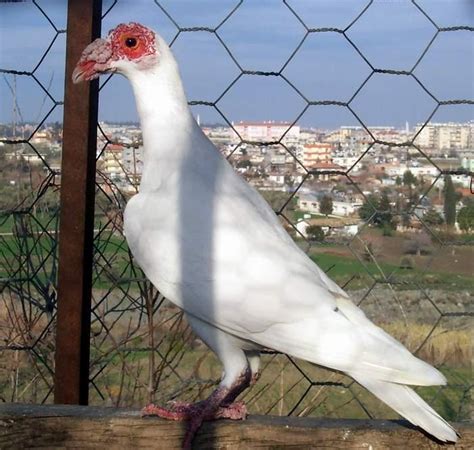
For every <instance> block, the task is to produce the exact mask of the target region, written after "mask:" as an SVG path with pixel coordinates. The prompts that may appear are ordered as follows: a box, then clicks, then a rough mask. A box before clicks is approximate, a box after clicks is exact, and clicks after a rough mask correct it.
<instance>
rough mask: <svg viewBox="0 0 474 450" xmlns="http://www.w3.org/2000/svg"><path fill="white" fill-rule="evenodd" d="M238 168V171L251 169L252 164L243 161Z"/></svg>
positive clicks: (246, 160) (245, 160) (238, 164)
mask: <svg viewBox="0 0 474 450" xmlns="http://www.w3.org/2000/svg"><path fill="white" fill-rule="evenodd" d="M236 167H237V168H238V169H249V168H250V167H252V163H251V162H250V161H249V160H248V159H241V160H239V162H238V163H237V164H236Z"/></svg>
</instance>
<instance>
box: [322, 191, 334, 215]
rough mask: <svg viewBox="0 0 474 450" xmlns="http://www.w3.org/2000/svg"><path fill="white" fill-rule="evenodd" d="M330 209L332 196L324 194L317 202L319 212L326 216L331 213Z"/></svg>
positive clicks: (331, 208) (331, 207)
mask: <svg viewBox="0 0 474 450" xmlns="http://www.w3.org/2000/svg"><path fill="white" fill-rule="evenodd" d="M332 211H333V204H332V198H331V197H330V196H329V195H324V196H323V198H322V199H321V202H320V203H319V212H320V213H321V214H324V215H325V216H328V215H329V214H332Z"/></svg>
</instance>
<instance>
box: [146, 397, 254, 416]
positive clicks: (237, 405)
mask: <svg viewBox="0 0 474 450" xmlns="http://www.w3.org/2000/svg"><path fill="white" fill-rule="evenodd" d="M206 402H207V400H205V401H202V402H198V403H188V402H178V401H176V402H169V405H170V408H165V407H163V406H157V405H154V404H153V403H150V404H149V405H147V406H145V408H143V409H142V416H158V417H161V418H162V419H167V420H176V421H187V420H192V418H193V417H195V416H197V417H200V416H201V415H202V414H203V413H204V412H205V415H204V416H203V417H202V420H216V419H230V420H244V419H245V418H246V417H247V407H246V406H245V403H244V402H234V403H230V404H229V405H225V406H224V405H222V406H218V407H217V409H216V410H214V411H213V410H212V408H210V409H209V408H208V407H207V405H206V404H205V403H206Z"/></svg>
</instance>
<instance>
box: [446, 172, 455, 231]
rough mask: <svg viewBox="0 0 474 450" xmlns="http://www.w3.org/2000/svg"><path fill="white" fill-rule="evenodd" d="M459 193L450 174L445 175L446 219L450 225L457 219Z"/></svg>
mask: <svg viewBox="0 0 474 450" xmlns="http://www.w3.org/2000/svg"><path fill="white" fill-rule="evenodd" d="M456 202H457V195H456V191H455V190H454V185H453V180H452V179H451V176H450V175H446V176H445V177H444V208H443V209H444V220H445V222H446V225H447V226H448V227H452V226H453V225H454V222H455V221H456Z"/></svg>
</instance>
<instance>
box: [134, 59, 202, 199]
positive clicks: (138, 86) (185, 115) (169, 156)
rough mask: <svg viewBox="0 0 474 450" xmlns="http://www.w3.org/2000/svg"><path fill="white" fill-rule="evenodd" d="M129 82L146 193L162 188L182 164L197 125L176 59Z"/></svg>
mask: <svg viewBox="0 0 474 450" xmlns="http://www.w3.org/2000/svg"><path fill="white" fill-rule="evenodd" d="M170 56H171V55H170ZM171 58H172V56H171ZM130 81H131V84H132V87H133V91H134V94H135V99H136V103H137V110H138V115H139V117H140V124H141V128H142V135H143V148H144V156H143V173H142V180H141V184H140V191H142V192H143V191H146V190H154V189H156V188H157V187H159V185H160V183H161V180H162V179H163V178H164V177H165V176H166V175H167V173H170V171H173V170H174V169H175V167H174V166H175V165H178V164H179V163H180V161H181V160H182V155H183V153H184V152H186V151H187V149H188V148H189V147H190V145H189V144H190V142H191V133H192V130H193V128H194V123H195V121H194V118H193V116H192V114H191V112H190V110H189V107H188V104H187V100H186V96H185V93H184V89H183V86H182V83H181V79H180V76H179V72H178V68H177V65H176V62H175V61H174V59H171V61H168V60H166V61H165V60H163V61H161V63H160V66H159V67H158V68H157V69H156V70H153V69H152V70H149V71H143V72H139V73H136V74H134V76H133V77H130Z"/></svg>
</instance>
